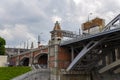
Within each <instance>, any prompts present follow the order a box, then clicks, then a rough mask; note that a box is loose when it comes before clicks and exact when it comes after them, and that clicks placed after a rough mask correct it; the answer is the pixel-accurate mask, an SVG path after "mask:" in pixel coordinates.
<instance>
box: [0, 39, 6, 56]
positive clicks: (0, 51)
mask: <svg viewBox="0 0 120 80" xmlns="http://www.w3.org/2000/svg"><path fill="white" fill-rule="evenodd" d="M5 44H6V41H5V39H3V38H2V37H0V55H4V54H5Z"/></svg>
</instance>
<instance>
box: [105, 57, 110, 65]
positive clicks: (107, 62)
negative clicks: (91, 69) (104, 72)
mask: <svg viewBox="0 0 120 80" xmlns="http://www.w3.org/2000/svg"><path fill="white" fill-rule="evenodd" d="M109 63H110V61H109V56H108V55H107V56H106V65H109Z"/></svg>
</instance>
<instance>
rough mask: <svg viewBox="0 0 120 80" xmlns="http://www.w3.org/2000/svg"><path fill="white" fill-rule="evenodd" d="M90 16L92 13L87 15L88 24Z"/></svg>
mask: <svg viewBox="0 0 120 80" xmlns="http://www.w3.org/2000/svg"><path fill="white" fill-rule="evenodd" d="M90 15H92V13H89V14H88V22H89V20H90Z"/></svg>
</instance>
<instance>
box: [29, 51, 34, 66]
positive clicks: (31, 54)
mask: <svg viewBox="0 0 120 80" xmlns="http://www.w3.org/2000/svg"><path fill="white" fill-rule="evenodd" d="M32 64H33V51H31V52H30V59H29V66H32Z"/></svg>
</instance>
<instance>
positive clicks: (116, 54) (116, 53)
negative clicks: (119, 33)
mask: <svg viewBox="0 0 120 80" xmlns="http://www.w3.org/2000/svg"><path fill="white" fill-rule="evenodd" d="M115 56H116V60H118V56H119V53H118V48H116V49H115Z"/></svg>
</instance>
